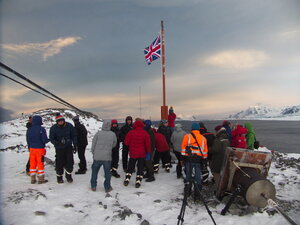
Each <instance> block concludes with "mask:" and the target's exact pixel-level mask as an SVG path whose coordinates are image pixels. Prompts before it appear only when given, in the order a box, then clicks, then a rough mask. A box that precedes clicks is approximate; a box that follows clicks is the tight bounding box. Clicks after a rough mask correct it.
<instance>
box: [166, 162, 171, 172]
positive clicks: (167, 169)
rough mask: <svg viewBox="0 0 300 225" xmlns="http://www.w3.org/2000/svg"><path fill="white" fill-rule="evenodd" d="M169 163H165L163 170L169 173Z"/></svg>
mask: <svg viewBox="0 0 300 225" xmlns="http://www.w3.org/2000/svg"><path fill="white" fill-rule="evenodd" d="M170 165H171V164H170V163H166V164H165V170H166V171H167V173H170Z"/></svg>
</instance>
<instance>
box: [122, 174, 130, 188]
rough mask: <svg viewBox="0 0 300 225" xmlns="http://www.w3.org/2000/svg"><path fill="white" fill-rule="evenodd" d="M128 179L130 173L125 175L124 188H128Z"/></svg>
mask: <svg viewBox="0 0 300 225" xmlns="http://www.w3.org/2000/svg"><path fill="white" fill-rule="evenodd" d="M130 178H131V173H126V177H125V180H124V186H128V184H129V181H130Z"/></svg>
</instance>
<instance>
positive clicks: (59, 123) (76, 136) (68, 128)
mask: <svg viewBox="0 0 300 225" xmlns="http://www.w3.org/2000/svg"><path fill="white" fill-rule="evenodd" d="M55 120H56V123H55V124H54V125H53V126H52V127H51V128H50V132H49V138H48V136H47V133H46V130H45V128H44V127H42V124H43V122H42V117H41V116H38V115H35V116H33V117H29V121H28V123H27V124H26V127H27V132H26V140H27V145H28V149H29V162H28V163H27V165H26V170H27V174H28V175H30V179H31V183H32V184H34V183H36V182H37V180H38V183H39V184H43V183H46V182H48V180H46V179H45V175H44V156H45V155H46V149H45V145H46V144H47V143H48V142H49V141H51V143H52V144H53V145H54V147H55V169H56V177H57V183H63V182H64V181H63V174H64V173H65V178H66V180H67V182H69V183H72V182H73V178H72V172H73V166H74V158H73V154H76V153H78V157H79V160H80V163H79V169H78V171H76V172H75V174H85V173H86V171H87V167H86V159H85V149H86V146H87V144H88V140H87V130H86V128H85V126H84V125H83V124H81V123H80V122H79V116H75V117H74V118H73V122H74V126H73V125H72V124H71V123H69V122H66V121H65V118H64V117H63V116H62V115H60V114H57V115H56V117H55ZM36 178H37V179H36Z"/></svg>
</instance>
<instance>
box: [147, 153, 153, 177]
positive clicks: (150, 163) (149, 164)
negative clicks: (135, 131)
mask: <svg viewBox="0 0 300 225" xmlns="http://www.w3.org/2000/svg"><path fill="white" fill-rule="evenodd" d="M150 154H151V155H150V160H145V166H146V170H147V174H148V175H149V177H152V176H153V175H154V170H153V160H152V155H153V153H152V152H151V153H150Z"/></svg>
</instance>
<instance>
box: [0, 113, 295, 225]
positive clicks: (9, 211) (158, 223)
mask: <svg viewBox="0 0 300 225" xmlns="http://www.w3.org/2000/svg"><path fill="white" fill-rule="evenodd" d="M43 118H44V116H43ZM67 120H68V119H67ZM81 121H83V123H84V124H85V125H88V126H87V129H88V130H89V142H90V143H91V139H92V137H93V135H94V134H95V132H96V130H97V129H99V128H100V127H101V125H102V123H101V122H100V121H97V120H95V119H93V118H89V119H87V118H84V120H83V119H81ZM53 122H54V120H52V121H48V122H46V123H45V127H46V129H47V131H48V132H49V127H50V126H51V124H53ZM25 124H26V118H20V119H16V120H14V121H10V122H6V123H2V124H1V125H0V139H1V149H2V151H1V152H0V159H1V196H2V197H1V198H2V199H1V201H2V204H1V206H2V207H1V209H2V224H14V225H24V224H32V225H34V224H38V225H41V224H51V225H61V224H63V225H76V224H87V225H94V224H116V225H122V224H124V225H135V224H154V225H163V224H168V225H169V224H177V221H178V220H177V217H178V215H179V212H180V209H181V204H182V199H183V194H182V193H183V181H182V180H181V179H177V178H176V172H175V166H173V168H172V170H171V173H166V172H165V171H164V170H162V169H160V171H159V173H158V174H156V181H155V182H151V183H146V182H144V181H143V182H142V186H141V187H140V188H139V189H137V188H135V187H134V181H135V175H133V177H132V179H131V182H130V184H129V185H128V186H127V187H124V186H123V179H124V176H125V175H124V172H123V171H121V169H119V173H120V174H121V178H119V179H117V178H114V177H112V187H113V191H112V192H111V193H110V194H106V193H105V192H104V188H103V181H104V180H103V177H104V175H103V170H102V169H101V170H100V172H99V176H98V187H97V191H96V192H92V191H91V190H90V177H91V169H89V170H88V172H87V174H85V175H73V178H74V182H73V183H71V184H69V183H66V182H65V183H64V184H57V183H56V173H55V171H54V167H53V165H51V164H47V163H46V164H45V173H46V178H47V179H48V180H49V182H48V183H46V184H30V178H29V177H28V176H26V175H25V165H26V162H27V160H28V152H27V147H26V141H25V132H26V128H25ZM17 145H19V147H16V148H8V147H12V146H17ZM3 149H6V150H5V151H4V150H3ZM46 157H48V158H50V159H52V160H53V161H54V159H55V150H54V147H53V145H52V144H48V145H47V155H46ZM288 157H293V158H296V159H298V158H299V157H300V154H292V155H290V156H289V155H285V156H284V158H288ZM86 158H87V162H88V168H90V167H91V164H92V155H91V152H90V144H89V145H88V148H87V151H86ZM74 159H75V165H74V170H77V169H78V166H77V163H78V162H79V160H78V157H77V155H75V156H74ZM120 163H121V158H120ZM276 165H278V164H275V163H273V164H272V166H271V169H270V174H269V179H270V180H271V181H272V182H273V184H274V185H275V186H276V189H277V199H278V201H280V200H283V201H285V203H291V206H292V207H291V209H290V210H289V211H287V212H286V213H287V214H288V215H289V216H290V217H291V218H293V220H294V221H300V216H299V203H300V191H299V186H300V185H299V178H300V175H299V169H297V167H288V168H282V167H279V168H276V167H278V166H276ZM204 191H205V188H204V190H203V192H204ZM203 195H204V198H205V193H203ZM208 205H209V207H210V210H211V211H212V216H213V217H214V219H215V221H216V223H217V224H225V225H229V224H248V225H251V224H253V225H259V224H277V225H282V224H288V223H287V221H286V220H285V219H284V218H283V217H282V216H281V215H279V214H275V215H273V216H270V215H268V213H266V212H265V211H263V212H256V213H251V214H247V215H244V216H238V215H232V214H231V213H228V214H227V215H226V216H222V215H220V212H221V210H222V209H223V208H224V206H225V202H221V203H219V204H217V205H210V204H209V203H208ZM147 222H148V223H147ZM202 223H205V224H213V223H212V221H211V219H210V217H209V215H208V213H207V211H206V209H205V207H204V205H203V204H201V203H200V204H199V203H198V204H195V203H194V202H193V201H191V200H190V201H189V204H188V206H187V207H186V211H185V216H184V224H202ZM0 224H1V222H0Z"/></svg>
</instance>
